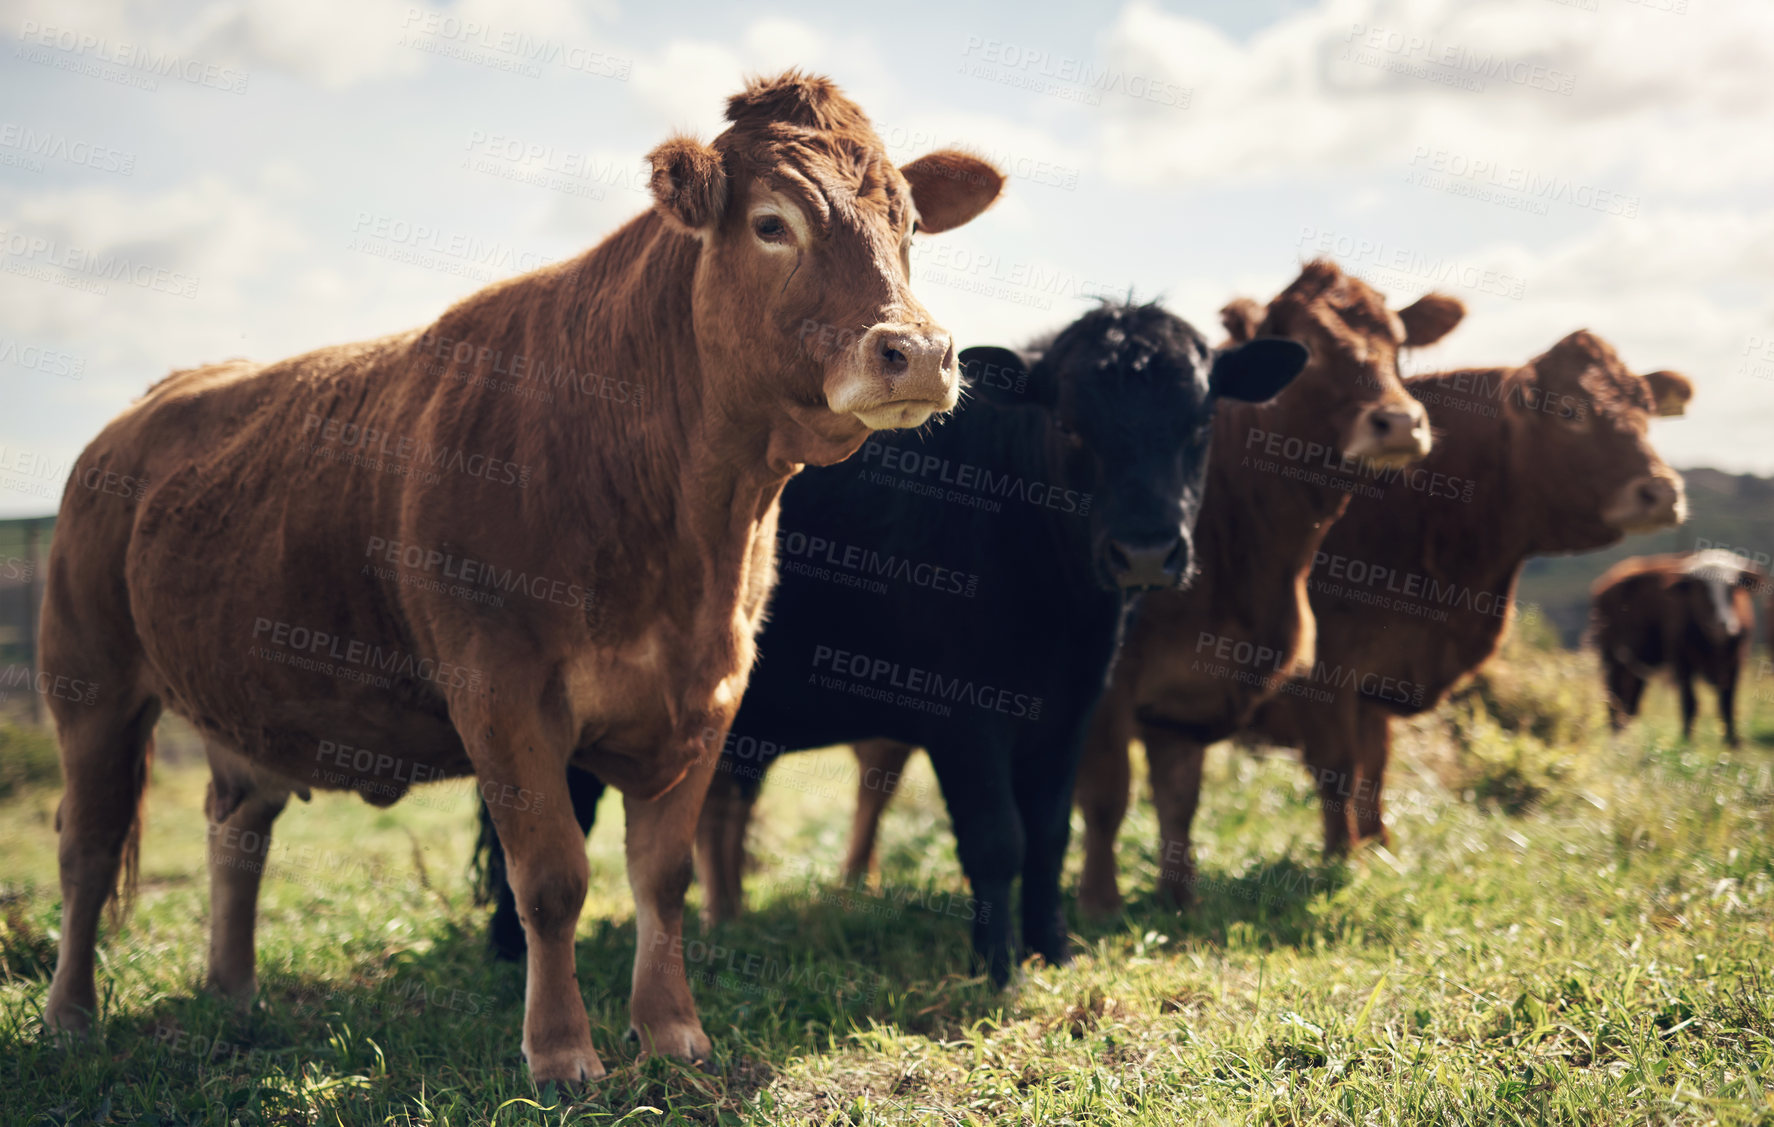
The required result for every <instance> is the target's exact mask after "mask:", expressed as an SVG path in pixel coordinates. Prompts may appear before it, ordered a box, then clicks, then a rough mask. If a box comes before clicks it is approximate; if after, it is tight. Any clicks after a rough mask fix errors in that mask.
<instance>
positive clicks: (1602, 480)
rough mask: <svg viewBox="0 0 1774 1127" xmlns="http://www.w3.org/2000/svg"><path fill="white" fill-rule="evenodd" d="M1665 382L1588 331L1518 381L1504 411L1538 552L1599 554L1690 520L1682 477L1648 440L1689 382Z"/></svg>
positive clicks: (1509, 388) (1508, 387) (1516, 376)
mask: <svg viewBox="0 0 1774 1127" xmlns="http://www.w3.org/2000/svg"><path fill="white" fill-rule="evenodd" d="M1656 377H1657V378H1656V380H1655V381H1653V380H1652V379H1651V378H1650V377H1645V376H1637V375H1634V374H1633V373H1632V372H1630V371H1628V370H1627V368H1626V365H1625V364H1623V363H1621V361H1620V357H1619V356H1618V355H1616V354H1615V352H1614V350H1613V348H1611V347H1610V346H1609V345H1608V342H1607V341H1604V340H1602V339H1601V338H1600V337H1598V336H1596V335H1595V334H1594V333H1591V332H1589V331H1587V330H1579V331H1578V332H1574V333H1572V334H1571V335H1570V336H1568V337H1566V338H1565V339H1563V340H1561V341H1559V342H1558V343H1557V344H1555V345H1553V346H1552V347H1551V348H1550V349H1548V350H1547V351H1546V352H1544V353H1542V354H1541V355H1539V356H1537V357H1535V358H1534V359H1533V360H1530V361H1529V362H1528V363H1527V364H1526V365H1524V366H1523V367H1521V368H1518V369H1516V371H1515V372H1513V373H1511V374H1510V376H1509V379H1508V382H1507V383H1506V384H1505V386H1504V391H1505V395H1504V410H1505V411H1506V412H1507V413H1508V421H1509V443H1510V453H1509V457H1510V461H1511V481H1512V482H1515V483H1517V485H1518V487H1519V488H1518V489H1517V492H1518V493H1521V494H1523V496H1522V497H1521V498H1520V503H1522V504H1523V505H1524V506H1525V505H1528V504H1532V505H1534V506H1536V507H1538V508H1539V509H1540V510H1541V511H1540V512H1539V513H1538V514H1537V515H1538V519H1537V520H1534V521H1533V525H1534V528H1533V540H1534V543H1535V546H1536V548H1537V549H1538V550H1539V551H1543V552H1547V551H1566V552H1574V551H1582V550H1587V549H1591V548H1599V547H1601V546H1603V545H1605V544H1612V543H1613V542H1614V541H1616V540H1618V539H1620V537H1621V536H1623V535H1625V534H1627V533H1630V532H1651V531H1655V530H1656V529H1659V528H1668V527H1670V526H1671V525H1675V524H1679V523H1681V521H1682V520H1683V519H1684V518H1685V517H1686V515H1687V501H1686V499H1685V498H1684V497H1683V494H1682V479H1681V475H1679V474H1677V473H1676V472H1675V471H1674V470H1672V469H1670V468H1669V466H1667V465H1665V464H1664V461H1663V459H1662V458H1660V457H1658V456H1657V452H1656V451H1655V450H1653V449H1652V448H1651V444H1650V442H1649V441H1648V439H1647V437H1646V432H1647V431H1648V430H1649V428H1650V422H1651V419H1652V417H1653V416H1655V415H1658V414H1662V413H1664V409H1662V408H1660V406H1659V399H1660V396H1659V389H1667V388H1669V387H1671V386H1674V382H1675V381H1677V380H1680V381H1681V382H1682V384H1683V385H1686V383H1687V381H1686V380H1684V379H1682V377H1680V376H1677V375H1675V374H1674V373H1673V372H1659V373H1656ZM1662 398H1663V401H1664V402H1665V403H1666V404H1668V405H1669V407H1670V408H1672V409H1673V410H1674V411H1675V412H1676V413H1679V412H1680V409H1681V405H1682V404H1681V403H1671V402H1670V401H1669V397H1668V396H1667V393H1666V394H1665V395H1664V396H1663V397H1662ZM1682 402H1685V400H1683V401H1682ZM1523 515H1524V516H1526V515H1527V514H1523Z"/></svg>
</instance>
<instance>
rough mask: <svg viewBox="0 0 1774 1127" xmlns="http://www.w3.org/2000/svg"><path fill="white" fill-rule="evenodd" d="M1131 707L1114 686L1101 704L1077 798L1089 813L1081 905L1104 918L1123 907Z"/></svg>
mask: <svg viewBox="0 0 1774 1127" xmlns="http://www.w3.org/2000/svg"><path fill="white" fill-rule="evenodd" d="M1132 742H1133V714H1132V709H1131V706H1130V705H1129V704H1128V703H1127V702H1126V701H1125V700H1124V699H1123V697H1122V696H1121V695H1120V694H1118V693H1117V692H1116V691H1115V690H1114V689H1113V688H1111V689H1110V691H1109V692H1108V693H1106V694H1104V696H1103V698H1102V699H1101V700H1100V701H1099V702H1098V703H1097V707H1096V709H1095V711H1094V713H1093V714H1092V716H1091V719H1090V727H1089V730H1088V732H1087V733H1086V735H1085V737H1084V758H1083V760H1082V761H1081V762H1080V763H1079V765H1078V779H1077V784H1076V786H1075V788H1074V790H1073V801H1074V802H1076V803H1077V806H1078V811H1079V813H1081V814H1082V815H1083V816H1084V872H1083V874H1082V875H1081V876H1080V877H1079V880H1078V907H1079V909H1080V910H1081V911H1082V912H1084V914H1085V915H1087V916H1091V917H1094V918H1097V919H1103V918H1106V917H1109V916H1113V915H1116V914H1117V913H1119V912H1120V911H1121V887H1120V877H1119V874H1118V873H1117V871H1116V865H1115V839H1116V838H1117V837H1118V836H1120V833H1121V823H1122V822H1123V821H1124V820H1126V818H1127V802H1128V790H1129V788H1130V787H1131V786H1132V782H1133V770H1132V765H1131V758H1130V756H1131V750H1132V749H1131V747H1130V746H1129V745H1130V744H1131V743H1132Z"/></svg>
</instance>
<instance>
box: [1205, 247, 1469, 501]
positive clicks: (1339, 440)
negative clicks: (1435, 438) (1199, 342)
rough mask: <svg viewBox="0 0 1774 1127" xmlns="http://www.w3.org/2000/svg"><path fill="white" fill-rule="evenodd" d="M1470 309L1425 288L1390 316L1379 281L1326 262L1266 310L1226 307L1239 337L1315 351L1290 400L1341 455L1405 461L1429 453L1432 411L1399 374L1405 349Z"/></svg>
mask: <svg viewBox="0 0 1774 1127" xmlns="http://www.w3.org/2000/svg"><path fill="white" fill-rule="evenodd" d="M1465 315H1466V307H1465V306H1464V305H1462V304H1461V303H1460V302H1459V300H1458V299H1456V298H1452V297H1448V296H1446V295H1445V294H1438V293H1432V294H1428V295H1426V296H1424V297H1422V298H1420V299H1418V300H1417V301H1416V302H1414V303H1413V304H1411V305H1408V306H1406V307H1405V308H1403V309H1400V310H1398V311H1397V312H1393V311H1392V310H1390V309H1387V308H1386V302H1385V300H1384V299H1383V298H1382V297H1381V296H1380V294H1379V293H1377V292H1376V291H1375V290H1374V289H1373V287H1371V286H1369V285H1368V284H1367V283H1365V282H1363V281H1361V280H1360V279H1359V278H1352V277H1350V276H1348V275H1347V274H1344V273H1343V272H1342V271H1341V270H1340V269H1338V268H1337V266H1336V264H1335V263H1333V262H1330V261H1328V260H1325V259H1319V260H1317V261H1314V262H1308V263H1307V264H1306V265H1305V267H1304V268H1303V269H1302V270H1301V271H1300V276H1299V277H1298V278H1296V279H1294V282H1293V284H1292V285H1290V286H1288V287H1287V288H1286V289H1285V290H1282V291H1281V293H1280V294H1279V295H1277V296H1276V298H1275V300H1273V301H1271V302H1270V303H1269V305H1268V307H1267V308H1266V309H1265V308H1263V307H1261V306H1259V305H1257V304H1256V303H1255V302H1254V301H1250V300H1249V299H1245V300H1242V301H1236V302H1233V303H1232V304H1231V305H1228V306H1227V307H1226V308H1225V309H1224V310H1222V311H1221V314H1220V316H1221V320H1222V321H1223V322H1224V323H1225V326H1226V331H1227V332H1228V333H1230V334H1231V336H1232V339H1233V340H1234V341H1241V340H1250V339H1252V338H1254V337H1257V336H1272V337H1286V338H1287V339H1288V340H1295V341H1299V342H1300V343H1301V344H1303V345H1305V346H1306V347H1307V348H1308V349H1309V350H1311V353H1312V359H1311V360H1310V361H1309V362H1308V363H1307V365H1306V370H1305V371H1304V372H1302V373H1301V374H1300V378H1299V380H1297V381H1296V382H1295V384H1294V386H1293V389H1292V390H1290V391H1289V392H1288V394H1287V398H1286V399H1285V400H1284V401H1283V402H1284V403H1286V404H1287V407H1288V409H1289V411H1290V412H1293V413H1296V415H1297V418H1299V419H1300V420H1301V421H1302V422H1307V423H1309V424H1310V425H1311V426H1312V427H1313V428H1314V429H1327V430H1328V433H1329V435H1330V436H1331V437H1332V438H1333V440H1334V441H1335V442H1336V444H1337V448H1338V449H1339V450H1340V451H1341V452H1342V454H1343V456H1344V457H1347V458H1352V459H1360V460H1363V461H1366V462H1369V463H1372V464H1375V465H1379V466H1401V465H1407V464H1409V463H1411V462H1414V461H1417V460H1418V459H1420V458H1422V457H1423V456H1424V455H1426V454H1428V453H1429V447H1430V437H1429V415H1428V413H1427V412H1426V411H1424V409H1423V405H1422V404H1421V403H1418V402H1417V401H1416V400H1415V399H1412V398H1411V397H1410V395H1409V394H1408V393H1407V392H1406V391H1405V389H1404V383H1403V381H1402V380H1401V379H1400V378H1399V374H1398V353H1399V350H1400V349H1404V348H1416V347H1421V346H1423V345H1429V344H1434V343H1435V342H1436V341H1438V340H1440V339H1441V338H1442V337H1444V336H1446V335H1447V334H1448V333H1449V332H1451V331H1452V330H1453V328H1454V326H1456V325H1458V324H1459V323H1460V319H1461V318H1462V317H1464V316H1465Z"/></svg>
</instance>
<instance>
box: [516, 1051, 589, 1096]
mask: <svg viewBox="0 0 1774 1127" xmlns="http://www.w3.org/2000/svg"><path fill="white" fill-rule="evenodd" d="M524 1060H526V1061H528V1062H529V1065H530V1076H531V1077H532V1078H533V1079H534V1080H535V1081H536V1086H537V1087H541V1086H542V1085H544V1084H546V1083H548V1082H549V1081H550V1080H552V1081H554V1082H555V1083H556V1084H560V1085H563V1086H564V1085H569V1084H588V1083H590V1082H591V1081H593V1080H602V1079H603V1078H604V1062H603V1061H601V1060H599V1059H598V1055H597V1050H595V1049H593V1048H592V1047H591V1045H590V1044H589V1043H588V1044H585V1045H571V1046H562V1047H560V1048H558V1049H550V1050H547V1051H537V1052H532V1051H531V1050H530V1049H528V1048H526V1049H525V1050H524Z"/></svg>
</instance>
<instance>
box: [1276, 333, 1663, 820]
mask: <svg viewBox="0 0 1774 1127" xmlns="http://www.w3.org/2000/svg"><path fill="white" fill-rule="evenodd" d="M1409 387H1410V390H1411V394H1413V395H1414V396H1416V397H1417V398H1418V399H1419V400H1421V401H1422V402H1423V404H1424V405H1425V406H1426V407H1428V408H1429V412H1430V415H1431V417H1432V420H1433V422H1434V424H1435V429H1436V436H1437V437H1436V448H1435V451H1434V452H1433V453H1431V454H1430V456H1429V457H1428V458H1426V459H1424V461H1423V462H1422V464H1421V465H1420V466H1419V467H1417V476H1414V477H1413V478H1412V479H1407V480H1401V481H1399V482H1396V483H1393V484H1391V485H1389V486H1387V487H1386V489H1385V491H1384V496H1383V497H1379V498H1375V497H1357V498H1355V499H1354V501H1352V502H1351V504H1350V506H1349V511H1348V512H1347V513H1345V514H1344V515H1343V519H1342V520H1340V521H1338V522H1337V524H1336V526H1335V527H1334V528H1332V529H1331V531H1330V534H1329V535H1328V536H1326V537H1325V540H1324V545H1323V548H1322V552H1321V555H1320V558H1319V563H1318V566H1317V567H1315V568H1314V570H1313V574H1312V611H1313V614H1314V615H1315V616H1316V618H1317V621H1318V663H1317V666H1316V667H1315V668H1314V670H1313V675H1312V676H1309V677H1306V678H1302V679H1300V680H1299V681H1297V682H1296V685H1295V688H1296V689H1297V690H1307V689H1315V690H1319V691H1320V692H1321V693H1327V694H1328V695H1329V697H1330V699H1329V700H1328V701H1327V700H1324V699H1322V696H1320V697H1319V698H1317V699H1314V698H1313V697H1311V696H1309V695H1307V694H1306V693H1305V692H1304V691H1293V692H1289V693H1285V694H1281V695H1278V696H1276V697H1274V698H1273V699H1271V700H1270V701H1269V702H1268V703H1267V704H1266V705H1265V706H1264V707H1263V709H1262V711H1261V714H1260V715H1259V716H1258V717H1257V718H1256V720H1255V721H1254V722H1253V725H1252V727H1253V728H1254V729H1256V730H1257V731H1259V732H1260V733H1261V734H1262V735H1263V736H1264V737H1266V738H1268V739H1269V740H1271V741H1274V742H1276V743H1280V744H1284V745H1289V746H1300V747H1303V748H1304V749H1305V761H1306V764H1307V767H1308V769H1309V770H1311V771H1312V772H1313V774H1314V777H1315V779H1316V781H1317V783H1318V786H1319V792H1320V797H1321V800H1322V805H1323V812H1324V825H1325V849H1326V850H1327V852H1332V853H1335V852H1339V851H1342V850H1344V849H1346V848H1348V847H1349V846H1350V844H1352V843H1354V842H1358V841H1360V840H1362V839H1364V838H1379V839H1381V840H1384V839H1385V836H1386V835H1385V828H1384V823H1383V822H1382V820H1381V809H1382V808H1381V791H1382V788H1383V784H1384V774H1385V766H1386V760H1387V756H1388V754H1389V739H1390V735H1389V732H1390V722H1391V717H1392V716H1394V715H1410V714H1413V713H1416V712H1421V711H1423V710H1425V709H1428V708H1433V707H1434V706H1435V705H1436V703H1437V702H1439V701H1440V700H1441V699H1442V698H1443V697H1444V696H1445V695H1446V693H1447V692H1448V690H1449V689H1451V688H1452V687H1453V686H1454V685H1455V684H1456V683H1457V682H1458V681H1459V680H1460V679H1461V678H1463V677H1465V676H1466V675H1467V674H1468V673H1471V672H1472V671H1473V670H1475V669H1477V668H1478V667H1479V666H1480V665H1482V664H1483V663H1484V662H1485V661H1486V660H1487V659H1489V658H1490V656H1491V655H1492V654H1493V653H1495V652H1496V649H1497V647H1498V646H1499V645H1500V644H1501V641H1502V638H1503V635H1504V632H1505V630H1506V629H1507V628H1508V623H1509V619H1510V616H1511V614H1512V613H1513V605H1512V603H1513V598H1514V594H1515V583H1516V580H1517V578H1518V577H1519V576H1520V574H1521V569H1522V566H1523V564H1525V563H1526V561H1527V560H1528V558H1529V557H1530V556H1534V555H1543V554H1547V553H1554V552H1580V551H1588V550H1592V549H1595V548H1600V547H1603V546H1605V545H1607V544H1611V543H1614V542H1616V541H1617V540H1619V539H1620V537H1621V536H1622V534H1623V532H1624V531H1625V530H1626V529H1627V528H1631V529H1633V530H1635V531H1636V530H1648V529H1649V528H1653V527H1662V526H1666V525H1668V524H1670V523H1674V522H1675V521H1677V520H1679V519H1680V517H1681V513H1682V500H1681V489H1680V478H1679V477H1678V476H1677V475H1676V474H1675V472H1674V471H1673V470H1671V469H1669V467H1668V466H1666V465H1664V463H1663V461H1662V459H1660V458H1659V457H1658V456H1657V454H1656V452H1655V451H1654V450H1653V449H1652V448H1651V446H1650V444H1649V443H1648V442H1647V441H1646V430H1647V427H1648V424H1649V421H1650V418H1651V416H1652V414H1653V411H1654V409H1655V403H1654V401H1653V396H1652V393H1651V390H1650V388H1649V385H1648V384H1647V383H1646V382H1645V381H1644V380H1643V379H1641V378H1640V377H1638V376H1635V375H1633V374H1632V373H1631V372H1630V371H1628V370H1627V368H1626V367H1625V365H1624V364H1622V363H1621V362H1620V359H1619V357H1618V356H1616V355H1615V353H1614V350H1613V349H1612V348H1610V347H1609V346H1608V344H1607V343H1606V342H1605V341H1603V340H1601V339H1600V338H1599V337H1596V336H1595V335H1594V334H1592V333H1588V332H1577V333H1572V334H1571V335H1570V336H1568V337H1566V338H1565V339H1564V340H1562V341H1560V342H1559V343H1558V344H1556V345H1554V346H1553V347H1552V348H1551V349H1549V350H1548V351H1547V352H1546V353H1544V354H1543V355H1541V356H1539V357H1537V358H1535V359H1534V360H1533V361H1530V362H1529V363H1528V364H1526V365H1524V366H1522V367H1520V368H1514V369H1508V368H1491V369H1472V370H1466V371H1458V372H1446V373H1441V374H1438V375H1428V376H1422V377H1419V378H1416V379H1413V380H1411V381H1409ZM1424 475H1427V476H1424ZM1626 501H1632V502H1633V504H1635V505H1637V506H1639V507H1638V508H1636V509H1635V508H1631V507H1630V506H1626V505H1625V502H1626ZM1351 561H1353V562H1355V563H1358V564H1359V565H1360V575H1361V576H1362V578H1361V580H1360V581H1357V580H1356V579H1355V578H1354V577H1355V576H1356V575H1357V574H1358V573H1357V571H1356V570H1355V569H1354V568H1352V567H1351V566H1350V564H1351ZM1372 568H1380V569H1384V570H1383V572H1381V575H1382V576H1383V578H1378V579H1376V578H1373V575H1372V572H1371V570H1370V569H1372ZM1387 600H1390V602H1388V601H1387ZM1443 610H1445V611H1446V619H1445V620H1442V619H1441V618H1440V616H1439V613H1437V612H1440V611H1443ZM1424 611H1427V612H1428V613H1422V612H1424Z"/></svg>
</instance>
